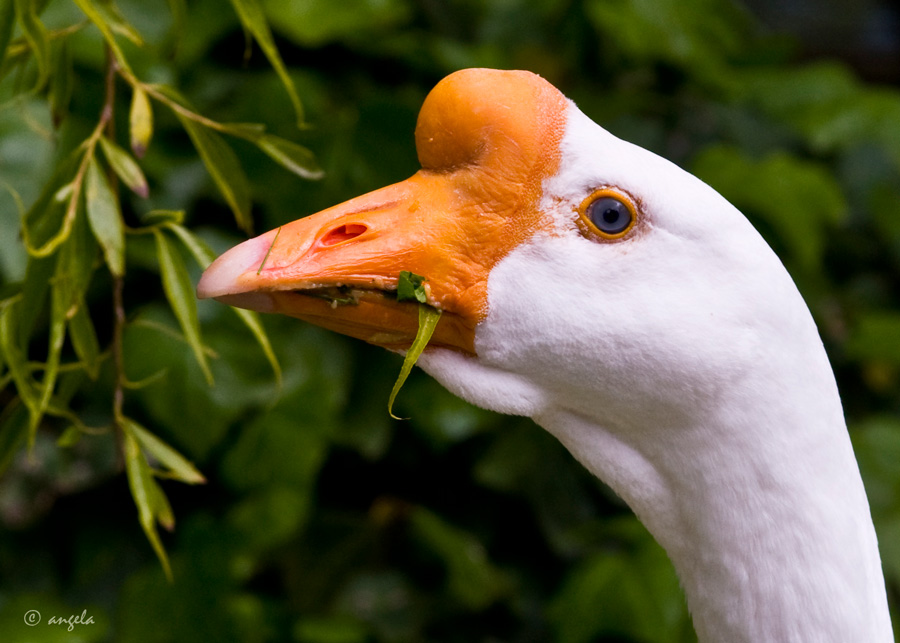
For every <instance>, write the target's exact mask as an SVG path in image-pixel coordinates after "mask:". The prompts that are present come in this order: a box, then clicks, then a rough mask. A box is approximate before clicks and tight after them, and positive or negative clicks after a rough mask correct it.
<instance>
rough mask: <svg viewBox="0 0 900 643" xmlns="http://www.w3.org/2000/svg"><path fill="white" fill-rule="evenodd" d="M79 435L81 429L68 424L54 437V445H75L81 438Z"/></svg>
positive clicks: (63, 446)
mask: <svg viewBox="0 0 900 643" xmlns="http://www.w3.org/2000/svg"><path fill="white" fill-rule="evenodd" d="M81 435H82V434H81V429H79V428H78V427H77V426H70V427H69V428H68V429H66V430H65V431H63V432H62V435H60V436H59V437H58V438H56V446H58V447H62V448H67V447H72V446H75V445H76V444H78V442H79V441H80V440H81Z"/></svg>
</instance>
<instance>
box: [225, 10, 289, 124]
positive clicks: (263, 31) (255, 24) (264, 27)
mask: <svg viewBox="0 0 900 643" xmlns="http://www.w3.org/2000/svg"><path fill="white" fill-rule="evenodd" d="M231 4H232V6H233V7H234V9H235V11H236V12H237V14H238V17H239V18H240V20H241V24H242V25H244V28H245V29H246V30H247V31H249V32H250V33H251V34H253V37H254V38H255V39H256V42H258V43H259V46H260V49H262V50H263V53H264V54H265V55H266V58H268V59H269V62H270V63H271V65H272V67H274V68H275V72H276V73H277V74H278V77H279V78H280V79H281V83H282V84H283V85H284V88H285V90H286V91H287V93H288V96H289V97H290V99H291V103H292V104H293V106H294V112H296V114H297V126H298V127H303V104H302V103H301V102H300V97H299V96H298V95H297V88H296V87H294V81H293V80H291V77H290V75H289V74H288V72H287V69H286V68H285V66H284V62H282V60H281V55H280V54H279V53H278V48H277V47H276V46H275V40H274V39H273V38H272V32H271V30H270V29H269V23H268V22H267V21H266V16H265V14H264V13H263V10H262V7H261V6H260V4H259V2H258V0H231Z"/></svg>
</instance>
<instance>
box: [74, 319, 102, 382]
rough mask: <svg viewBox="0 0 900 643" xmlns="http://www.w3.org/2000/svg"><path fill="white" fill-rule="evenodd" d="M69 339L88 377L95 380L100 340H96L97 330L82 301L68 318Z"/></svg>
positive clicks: (98, 361) (97, 369) (98, 365)
mask: <svg viewBox="0 0 900 643" xmlns="http://www.w3.org/2000/svg"><path fill="white" fill-rule="evenodd" d="M69 339H71V340H72V347H73V348H74V349H75V354H76V355H77V356H78V359H79V360H81V363H82V364H83V365H84V370H85V372H86V373H87V375H88V377H90V378H91V379H92V380H96V379H97V376H98V375H99V373H100V342H99V341H97V331H96V330H94V322H93V321H91V316H90V314H89V313H88V310H87V306H86V305H85V303H84V301H81V302H79V305H78V307H77V309H76V311H75V314H74V315H72V318H71V319H70V320H69Z"/></svg>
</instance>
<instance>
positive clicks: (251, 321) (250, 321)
mask: <svg viewBox="0 0 900 643" xmlns="http://www.w3.org/2000/svg"><path fill="white" fill-rule="evenodd" d="M167 227H168V228H169V230H171V231H172V232H173V233H175V235H176V236H177V237H178V238H179V239H180V240H181V242H182V243H183V244H184V245H185V247H186V248H187V249H188V251H189V252H190V253H191V254H192V255H193V256H194V259H195V260H196V261H197V263H198V264H199V266H200V267H201V268H204V269H205V268H206V267H207V266H209V264H211V263H212V262H213V260H214V259H215V258H216V255H215V253H214V252H213V251H212V250H210V248H209V246H207V245H206V242H205V241H203V239H201V238H200V237H198V236H196V235H194V234H193V233H191V231H190V230H188V229H187V228H185V227H184V226H180V225H176V224H169V225H168V226H167ZM228 308H229V309H230V310H232V311H233V312H234V314H235V315H237V316H238V318H239V319H240V320H241V321H242V322H243V323H244V325H245V326H246V327H247V328H248V329H249V330H250V332H251V333H253V337H255V338H256V342H257V343H258V344H259V346H260V348H261V349H262V351H263V354H264V355H265V356H266V359H267V360H268V361H269V365H270V366H271V367H272V372H273V373H274V374H275V380H276V382H277V384H278V388H281V383H282V380H281V365H280V364H279V363H278V358H277V357H276V356H275V351H274V350H272V344H271V343H270V342H269V337H268V336H267V335H266V331H265V330H264V329H263V327H262V324H261V323H260V321H259V315H258V314H256V313H255V312H253V311H252V310H246V309H244V308H235V307H233V306H229V307H228Z"/></svg>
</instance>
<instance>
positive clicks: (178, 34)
mask: <svg viewBox="0 0 900 643" xmlns="http://www.w3.org/2000/svg"><path fill="white" fill-rule="evenodd" d="M167 2H168V4H169V11H170V12H171V13H172V40H173V41H174V42H175V43H179V42H181V40H182V36H183V35H184V23H185V16H186V15H187V0H167ZM176 46H177V45H176ZM135 154H137V152H135ZM138 156H140V154H138Z"/></svg>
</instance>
